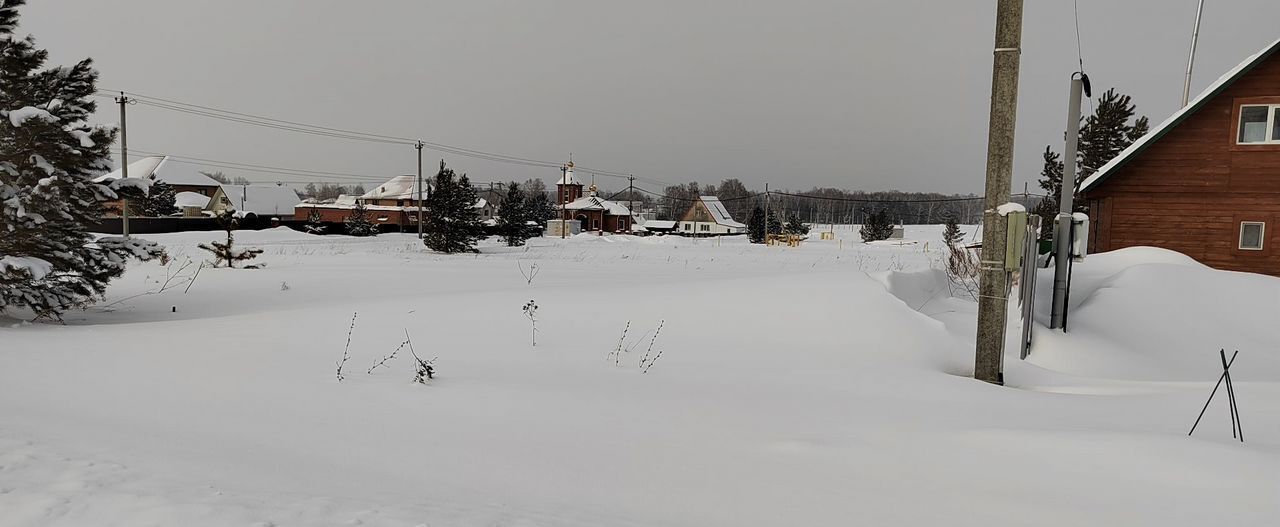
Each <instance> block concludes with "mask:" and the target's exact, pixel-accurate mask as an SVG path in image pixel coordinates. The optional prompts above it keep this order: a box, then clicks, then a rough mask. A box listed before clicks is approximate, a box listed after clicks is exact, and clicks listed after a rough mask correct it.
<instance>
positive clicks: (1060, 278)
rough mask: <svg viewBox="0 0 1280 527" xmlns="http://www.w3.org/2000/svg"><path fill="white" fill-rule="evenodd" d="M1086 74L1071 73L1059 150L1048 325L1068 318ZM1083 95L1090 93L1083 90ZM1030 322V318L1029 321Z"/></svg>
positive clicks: (1053, 325) (1051, 326) (1052, 325)
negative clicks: (1064, 136)
mask: <svg viewBox="0 0 1280 527" xmlns="http://www.w3.org/2000/svg"><path fill="white" fill-rule="evenodd" d="M1086 82H1088V77H1086V76H1085V75H1084V73H1083V72H1077V73H1076V74H1074V75H1072V76H1071V100H1070V101H1068V102H1067V146H1066V148H1065V149H1064V151H1063V154H1062V191H1061V193H1060V194H1059V196H1058V229H1057V231H1055V232H1054V233H1053V244H1054V248H1055V250H1054V256H1053V260H1054V264H1055V266H1054V270H1053V308H1052V310H1051V311H1050V312H1049V328H1050V329H1056V328H1060V327H1063V326H1064V325H1065V324H1064V322H1065V321H1066V318H1067V273H1068V272H1069V271H1068V264H1069V263H1070V261H1069V260H1070V259H1071V224H1072V221H1073V217H1072V215H1071V212H1072V211H1073V210H1074V205H1075V204H1074V203H1073V201H1074V200H1075V194H1076V147H1077V146H1078V145H1079V143H1080V95H1081V94H1082V93H1084V91H1085V89H1084V88H1085V86H1084V85H1085V83H1086ZM1086 96H1087V97H1088V96H1092V95H1091V94H1086ZM1028 323H1030V322H1028Z"/></svg>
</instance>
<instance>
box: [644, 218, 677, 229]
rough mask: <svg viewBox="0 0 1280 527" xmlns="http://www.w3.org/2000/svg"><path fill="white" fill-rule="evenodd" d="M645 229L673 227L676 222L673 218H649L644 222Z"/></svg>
mask: <svg viewBox="0 0 1280 527" xmlns="http://www.w3.org/2000/svg"><path fill="white" fill-rule="evenodd" d="M644 228H646V229H674V228H676V222H675V221H674V220H649V221H646V222H644Z"/></svg>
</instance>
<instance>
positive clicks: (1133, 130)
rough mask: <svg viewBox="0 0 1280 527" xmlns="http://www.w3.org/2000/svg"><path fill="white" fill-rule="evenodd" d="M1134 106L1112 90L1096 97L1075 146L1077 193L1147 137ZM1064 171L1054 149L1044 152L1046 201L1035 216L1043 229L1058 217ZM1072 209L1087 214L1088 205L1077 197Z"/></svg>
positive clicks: (1042, 181) (1146, 126) (1045, 232)
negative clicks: (1094, 104)
mask: <svg viewBox="0 0 1280 527" xmlns="http://www.w3.org/2000/svg"><path fill="white" fill-rule="evenodd" d="M1136 110H1137V106H1136V105H1134V104H1133V101H1132V98H1131V97H1129V96H1128V95H1122V94H1120V93H1117V92H1116V90H1115V88H1112V89H1109V90H1107V92H1106V93H1104V94H1102V96H1101V97H1098V105H1097V106H1096V107H1095V108H1094V111H1093V115H1090V116H1089V117H1088V118H1087V119H1085V120H1084V122H1083V123H1082V124H1081V127H1080V139H1079V142H1078V143H1077V145H1078V146H1077V154H1076V178H1075V182H1074V187H1073V188H1075V189H1076V191H1079V189H1080V185H1081V184H1082V183H1084V180H1086V179H1088V178H1089V176H1092V175H1093V173H1094V172H1097V171H1098V169H1099V168H1102V166H1103V165H1105V164H1107V162H1109V161H1111V159H1112V158H1114V157H1116V156H1117V155H1119V154H1120V152H1121V151H1123V150H1124V149H1126V148H1128V147H1129V145H1131V144H1133V142H1134V141H1137V140H1138V139H1139V138H1141V137H1142V136H1144V135H1146V134H1147V130H1148V129H1149V128H1150V123H1149V121H1148V120H1147V118H1146V117H1139V118H1137V119H1134V120H1133V123H1132V124H1130V123H1129V121H1130V120H1131V119H1133V116H1134V114H1135V113H1136ZM1063 171H1064V167H1063V162H1062V156H1061V155H1060V154H1058V153H1057V152H1055V151H1053V148H1052V147H1050V146H1046V147H1045V148H1044V168H1043V169H1041V171H1040V188H1041V189H1043V190H1044V191H1045V193H1046V194H1047V197H1046V199H1045V200H1043V201H1041V202H1040V204H1039V205H1038V206H1037V207H1036V211H1035V212H1036V213H1037V214H1039V215H1040V216H1041V217H1042V218H1043V220H1042V221H1043V222H1044V223H1042V225H1053V221H1054V218H1055V217H1056V216H1057V215H1058V198H1059V197H1061V196H1062V174H1063ZM1072 204H1073V206H1072V209H1073V210H1075V211H1076V212H1087V211H1088V205H1087V204H1086V203H1085V201H1084V200H1082V199H1080V197H1079V196H1078V195H1077V196H1075V199H1074V200H1073V201H1072ZM1052 231H1053V229H1052V228H1048V229H1044V230H1042V231H1041V233H1042V234H1043V235H1047V236H1050V237H1051V235H1052Z"/></svg>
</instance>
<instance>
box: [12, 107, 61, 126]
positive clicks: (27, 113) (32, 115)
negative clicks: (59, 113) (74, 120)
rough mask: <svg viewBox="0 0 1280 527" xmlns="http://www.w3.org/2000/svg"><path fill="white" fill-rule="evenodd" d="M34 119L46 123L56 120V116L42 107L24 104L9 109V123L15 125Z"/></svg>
mask: <svg viewBox="0 0 1280 527" xmlns="http://www.w3.org/2000/svg"><path fill="white" fill-rule="evenodd" d="M32 119H36V120H39V121H44V122H46V123H52V122H57V121H58V118H57V117H54V116H53V114H51V113H49V111H48V110H45V109H44V108H36V107H35V106H24V107H22V108H18V109H17V110H10V111H9V124H12V125H13V126H15V127H18V126H22V125H24V124H27V121H30V120H32Z"/></svg>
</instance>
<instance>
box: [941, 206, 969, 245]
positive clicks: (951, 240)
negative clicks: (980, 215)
mask: <svg viewBox="0 0 1280 527" xmlns="http://www.w3.org/2000/svg"><path fill="white" fill-rule="evenodd" d="M942 241H944V242H946V244H947V245H948V246H954V245H957V244H959V243H960V242H962V241H964V232H963V231H961V230H960V224H959V223H957V222H956V216H955V214H948V215H947V220H946V223H945V224H944V226H943V227H942Z"/></svg>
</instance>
